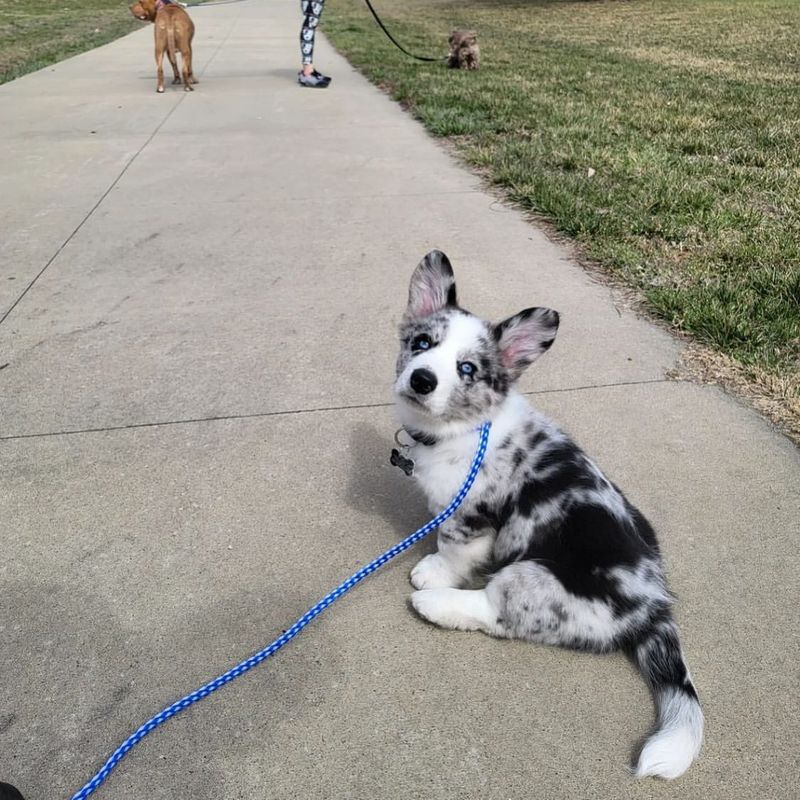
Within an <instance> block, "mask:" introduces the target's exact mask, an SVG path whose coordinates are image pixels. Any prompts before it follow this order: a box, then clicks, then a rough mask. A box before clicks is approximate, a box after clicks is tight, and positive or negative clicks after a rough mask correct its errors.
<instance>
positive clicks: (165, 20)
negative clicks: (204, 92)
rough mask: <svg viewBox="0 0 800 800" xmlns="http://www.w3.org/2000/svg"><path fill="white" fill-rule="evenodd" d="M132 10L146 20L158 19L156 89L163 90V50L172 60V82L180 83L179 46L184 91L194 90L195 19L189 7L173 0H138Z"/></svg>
mask: <svg viewBox="0 0 800 800" xmlns="http://www.w3.org/2000/svg"><path fill="white" fill-rule="evenodd" d="M130 10H131V14H133V16H134V17H136V18H137V19H141V20H144V21H145V22H153V23H155V35H156V69H157V72H158V86H157V87H156V91H157V92H163V91H164V53H166V54H167V58H169V63H170V64H172V72H173V73H174V74H175V78H174V80H173V81H172V82H173V83H180V82H181V78H180V76H179V75H178V61H177V58H176V55H175V53H176V48H177V50H179V51H180V54H181V71H182V73H183V88H184V91H187V92H192V91H194V89H193V88H192V84H193V83H197V79H196V78H195V77H194V74H193V73H192V37H193V36H194V23H193V22H192V20H191V17H190V16H189V15H188V14H187V13H186V11H185V10H184V9H183V8H181V6H180V5H178V3H176V2H173V0H137V2H136V3H134V4H133V5H132V6H130Z"/></svg>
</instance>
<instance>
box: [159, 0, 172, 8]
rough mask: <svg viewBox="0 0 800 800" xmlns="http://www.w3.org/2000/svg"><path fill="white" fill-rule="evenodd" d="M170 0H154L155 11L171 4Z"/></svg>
mask: <svg viewBox="0 0 800 800" xmlns="http://www.w3.org/2000/svg"><path fill="white" fill-rule="evenodd" d="M171 5H172V0H156V11H161V9H162V8H164V6H171Z"/></svg>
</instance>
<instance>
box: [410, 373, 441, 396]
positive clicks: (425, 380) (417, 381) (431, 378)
mask: <svg viewBox="0 0 800 800" xmlns="http://www.w3.org/2000/svg"><path fill="white" fill-rule="evenodd" d="M436 383H437V381H436V376H435V375H434V374H433V373H432V372H431V371H430V370H429V369H415V370H414V371H413V372H412V373H411V388H412V389H413V390H414V391H415V392H416V393H417V394H430V393H431V392H432V391H433V390H434V389H435V388H436Z"/></svg>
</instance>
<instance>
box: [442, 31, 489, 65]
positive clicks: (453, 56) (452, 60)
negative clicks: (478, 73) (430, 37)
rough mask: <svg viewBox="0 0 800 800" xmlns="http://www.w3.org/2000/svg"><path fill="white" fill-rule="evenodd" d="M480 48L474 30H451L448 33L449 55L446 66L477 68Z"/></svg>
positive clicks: (479, 62)
mask: <svg viewBox="0 0 800 800" xmlns="http://www.w3.org/2000/svg"><path fill="white" fill-rule="evenodd" d="M480 65H481V49H480V47H478V35H477V34H476V33H475V31H453V32H452V33H451V34H450V55H449V56H448V57H447V66H448V67H452V68H453V69H478V67H480Z"/></svg>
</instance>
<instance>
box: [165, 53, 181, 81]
mask: <svg viewBox="0 0 800 800" xmlns="http://www.w3.org/2000/svg"><path fill="white" fill-rule="evenodd" d="M167 58H168V59H169V63H170V64H172V75H173V78H172V83H173V84H175V83H180V82H181V74H180V72H178V59H177V58H176V57H175V53H170V51H169V50H167Z"/></svg>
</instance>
